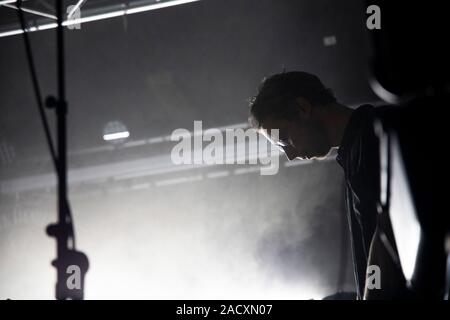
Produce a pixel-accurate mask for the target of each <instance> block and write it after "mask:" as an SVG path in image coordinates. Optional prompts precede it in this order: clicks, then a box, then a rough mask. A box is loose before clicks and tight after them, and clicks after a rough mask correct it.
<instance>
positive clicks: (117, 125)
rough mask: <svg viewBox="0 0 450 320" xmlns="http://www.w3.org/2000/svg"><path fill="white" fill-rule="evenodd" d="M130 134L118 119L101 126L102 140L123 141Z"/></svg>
mask: <svg viewBox="0 0 450 320" xmlns="http://www.w3.org/2000/svg"><path fill="white" fill-rule="evenodd" d="M129 136H130V132H129V131H128V129H127V127H126V126H125V125H124V124H123V123H122V122H120V121H110V122H108V123H107V124H106V125H105V127H104V128H103V140H105V141H112V142H123V141H125V140H126V139H127V138H128V137H129Z"/></svg>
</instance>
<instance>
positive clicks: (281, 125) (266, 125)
mask: <svg viewBox="0 0 450 320" xmlns="http://www.w3.org/2000/svg"><path fill="white" fill-rule="evenodd" d="M288 125H289V121H287V120H282V119H271V118H270V119H266V120H264V121H263V122H262V123H261V128H260V129H259V132H260V133H261V134H263V135H264V136H265V137H266V138H267V139H268V140H270V141H272V139H271V136H272V130H273V129H277V130H279V131H281V130H284V129H285V128H286V127H287V126H288ZM276 136H278V137H279V133H278V134H277V135H276Z"/></svg>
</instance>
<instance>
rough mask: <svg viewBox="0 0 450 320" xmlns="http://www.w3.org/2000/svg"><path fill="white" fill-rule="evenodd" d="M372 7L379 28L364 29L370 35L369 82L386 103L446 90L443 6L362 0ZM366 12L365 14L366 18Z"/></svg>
mask: <svg viewBox="0 0 450 320" xmlns="http://www.w3.org/2000/svg"><path fill="white" fill-rule="evenodd" d="M365 3H366V8H367V7H368V6H369V5H377V6H378V7H379V8H380V13H381V28H380V29H373V30H368V34H369V36H370V37H371V39H372V44H373V57H372V61H371V70H372V75H371V76H372V79H371V86H372V88H373V90H374V91H375V93H376V94H377V95H378V96H380V97H381V98H382V99H383V100H385V101H387V102H389V103H399V102H401V101H404V99H405V98H408V97H410V96H416V95H417V94H420V93H425V92H428V93H432V94H434V93H439V92H442V91H448V90H449V87H448V84H449V82H448V74H449V66H448V60H449V57H450V54H449V49H448V46H446V41H445V38H446V36H445V34H446V32H447V29H448V27H447V26H446V24H447V22H446V21H447V19H446V18H445V17H443V16H441V15H444V12H446V10H445V9H444V8H442V7H441V3H440V2H433V3H432V4H430V3H426V2H424V1H408V2H406V1H387V0H375V1H366V2H365ZM369 16H370V14H367V17H369Z"/></svg>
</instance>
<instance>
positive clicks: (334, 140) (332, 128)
mask: <svg viewBox="0 0 450 320" xmlns="http://www.w3.org/2000/svg"><path fill="white" fill-rule="evenodd" d="M326 109H328V110H327V112H326V114H324V115H323V118H322V120H323V123H324V125H325V128H326V131H327V135H328V138H329V141H330V143H331V145H332V147H339V146H340V145H341V142H342V139H343V137H344V132H345V128H346V127H347V124H348V121H349V120H350V116H351V114H352V112H353V110H352V109H351V108H349V107H346V106H344V105H342V104H339V103H334V104H332V105H330V106H329V108H326Z"/></svg>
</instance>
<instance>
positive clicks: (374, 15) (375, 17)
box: [366, 4, 381, 30]
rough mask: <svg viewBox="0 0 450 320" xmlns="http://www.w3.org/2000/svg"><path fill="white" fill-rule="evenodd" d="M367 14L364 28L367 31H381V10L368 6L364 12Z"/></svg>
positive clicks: (374, 6) (375, 6)
mask: <svg viewBox="0 0 450 320" xmlns="http://www.w3.org/2000/svg"><path fill="white" fill-rule="evenodd" d="M366 13H367V14H370V16H369V17H367V20H366V27H367V29H369V30H374V29H377V30H379V29H381V9H380V7H379V6H377V5H374V4H373V5H370V6H368V7H367V10H366Z"/></svg>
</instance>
